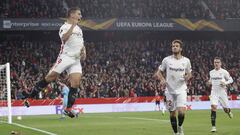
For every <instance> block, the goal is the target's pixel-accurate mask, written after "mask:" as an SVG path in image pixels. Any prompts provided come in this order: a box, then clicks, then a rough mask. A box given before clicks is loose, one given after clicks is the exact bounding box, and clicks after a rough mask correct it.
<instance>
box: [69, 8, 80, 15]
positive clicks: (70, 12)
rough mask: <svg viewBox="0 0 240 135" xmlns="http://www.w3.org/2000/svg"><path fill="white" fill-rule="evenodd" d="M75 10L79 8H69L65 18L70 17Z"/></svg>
mask: <svg viewBox="0 0 240 135" xmlns="http://www.w3.org/2000/svg"><path fill="white" fill-rule="evenodd" d="M77 10H80V8H79V7H71V8H69V10H68V12H67V17H70V15H71V14H72V13H74V12H76V11H77Z"/></svg>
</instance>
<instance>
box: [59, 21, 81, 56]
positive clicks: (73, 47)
mask: <svg viewBox="0 0 240 135" xmlns="http://www.w3.org/2000/svg"><path fill="white" fill-rule="evenodd" d="M71 26H72V24H69V23H67V22H65V24H63V25H62V26H61V28H60V30H59V36H60V38H61V40H62V37H63V34H65V33H66V32H67V31H68V30H69V29H70V28H71ZM83 43H84V42H83V33H82V29H81V28H80V27H79V26H78V25H76V26H75V27H74V28H73V32H72V35H71V36H70V37H69V39H68V40H67V41H66V42H65V43H63V41H62V46H61V51H60V53H63V54H66V55H68V56H70V57H75V58H80V50H81V49H82V48H83V46H84V44H83Z"/></svg>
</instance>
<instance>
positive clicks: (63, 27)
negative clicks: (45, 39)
mask: <svg viewBox="0 0 240 135" xmlns="http://www.w3.org/2000/svg"><path fill="white" fill-rule="evenodd" d="M67 31H68V28H67V27H66V26H65V25H63V26H62V27H61V28H60V30H59V36H60V38H61V39H62V37H63V34H65V33H66V32H67Z"/></svg>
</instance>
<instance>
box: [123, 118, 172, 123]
mask: <svg viewBox="0 0 240 135" xmlns="http://www.w3.org/2000/svg"><path fill="white" fill-rule="evenodd" d="M119 118H122V119H130V120H131V119H132V120H148V121H158V122H166V123H168V122H169V121H168V120H160V119H149V118H139V117H119Z"/></svg>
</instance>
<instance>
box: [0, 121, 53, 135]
mask: <svg viewBox="0 0 240 135" xmlns="http://www.w3.org/2000/svg"><path fill="white" fill-rule="evenodd" d="M0 122H2V123H6V124H9V123H7V122H4V121H0ZM10 125H15V126H19V127H22V128H26V129H31V130H34V131H38V132H41V133H45V134H47V135H57V134H55V133H51V132H48V131H44V130H41V129H37V128H33V127H29V126H25V125H22V124H18V123H12V124H10Z"/></svg>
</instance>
